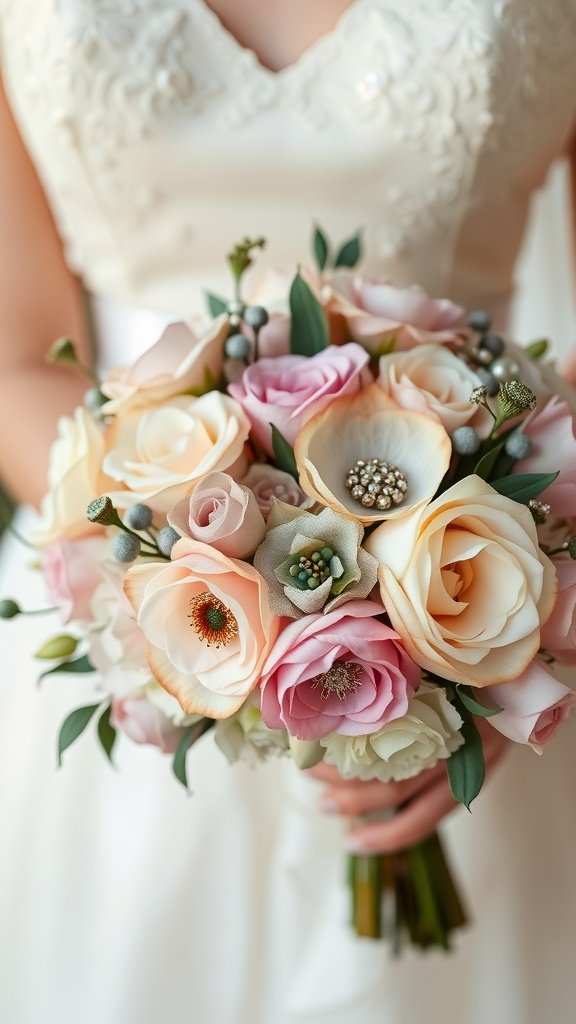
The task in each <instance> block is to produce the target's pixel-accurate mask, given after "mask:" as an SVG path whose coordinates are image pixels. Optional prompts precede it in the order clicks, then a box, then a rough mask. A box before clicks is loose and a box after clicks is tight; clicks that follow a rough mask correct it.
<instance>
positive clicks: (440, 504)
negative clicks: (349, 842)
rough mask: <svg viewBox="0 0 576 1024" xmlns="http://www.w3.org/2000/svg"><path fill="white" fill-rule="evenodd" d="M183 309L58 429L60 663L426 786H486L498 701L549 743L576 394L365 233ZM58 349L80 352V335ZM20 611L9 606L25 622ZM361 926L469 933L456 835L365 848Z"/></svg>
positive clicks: (572, 572)
mask: <svg viewBox="0 0 576 1024" xmlns="http://www.w3.org/2000/svg"><path fill="white" fill-rule="evenodd" d="M262 244H263V242H262V240H261V239H258V240H256V241H251V240H249V239H247V240H245V241H244V242H243V243H241V244H240V245H239V246H237V247H236V248H235V249H234V250H233V252H232V253H231V254H230V257H229V262H230V265H231V268H232V271H233V277H234V281H235V295H234V298H233V299H232V300H231V301H224V300H220V299H218V298H216V297H214V296H210V308H211V311H212V313H213V314H214V319H213V320H212V322H211V323H210V324H209V326H208V327H207V328H205V329H203V330H202V331H201V332H198V331H193V330H192V328H191V327H190V326H187V325H185V324H183V323H177V324H173V325H171V326H169V327H168V328H167V330H166V331H165V333H164V334H163V335H162V337H161V338H160V340H159V341H158V342H157V343H156V344H155V345H154V346H153V347H152V348H151V349H150V350H149V351H148V352H146V353H145V354H144V355H142V356H141V358H140V359H138V360H137V362H136V363H135V364H134V365H133V366H129V367H125V368H122V369H118V370H114V371H113V372H111V373H109V374H108V375H106V376H105V377H104V378H103V379H102V380H98V381H97V382H96V383H95V384H94V387H92V388H91V389H90V390H89V391H88V392H87V394H86V401H85V404H84V405H83V406H82V407H81V408H78V409H77V410H76V412H75V414H74V416H73V418H63V419H62V420H61V421H60V424H59V436H58V439H57V440H56V442H55V444H54V446H53V449H52V456H51V464H50V481H49V482H50V490H49V492H48V494H47V496H46V498H45V501H44V508H43V521H42V527H41V531H40V534H39V535H38V537H37V538H36V542H37V543H38V544H39V545H40V547H41V565H42V570H43V572H44V575H45V579H46V583H47V589H48V592H49V596H50V600H51V602H52V603H53V604H56V605H57V606H58V607H59V608H60V610H61V614H62V618H63V621H64V623H67V624H70V625H69V629H68V630H67V631H66V632H61V633H59V634H58V635H57V636H55V637H52V638H51V639H49V640H47V642H46V643H45V644H44V645H43V647H42V648H41V649H40V650H39V651H38V652H37V656H38V657H39V658H41V659H45V660H46V659H47V660H48V661H49V667H48V669H47V672H45V673H44V675H49V674H57V673H62V672H66V673H70V672H71V673H97V677H96V676H95V678H97V680H98V682H97V686H98V688H99V691H100V694H101V695H100V698H99V699H98V700H97V701H96V702H94V703H92V704H90V705H88V706H83V707H80V708H77V709H75V710H74V711H73V712H72V713H71V714H70V715H69V716H68V718H67V719H66V721H65V722H64V724H63V726H62V729H61V732H60V736H59V758H61V757H62V755H63V753H64V751H65V750H66V749H67V748H68V747H69V746H70V745H71V744H72V743H73V742H74V741H75V740H76V739H77V738H78V737H79V736H80V735H81V734H82V732H83V731H84V730H85V729H86V727H87V726H88V725H89V723H90V722H91V720H95V721H96V722H97V726H96V733H97V736H98V738H99V740H100V742H101V744H102V746H103V748H104V750H105V752H106V753H107V754H108V756H110V757H111V756H112V752H113V747H114V743H115V740H116V737H117V733H118V731H120V732H121V733H123V734H125V735H126V736H128V737H129V738H130V739H132V740H133V741H134V742H136V743H153V744H156V745H157V746H159V747H160V748H161V749H162V750H163V751H165V752H166V753H170V754H172V755H173V770H174V773H175V774H176V776H177V778H178V779H179V780H180V781H181V782H182V783H183V784H185V785H186V784H187V773H186V755H187V751H188V750H189V748H190V747H191V745H192V744H193V743H195V742H196V741H197V740H198V739H199V738H200V737H201V736H202V735H204V734H205V733H207V732H208V730H213V732H214V736H215V739H216V742H217V744H218V745H219V747H220V748H221V749H222V751H223V752H224V754H225V755H226V756H227V757H228V758H229V759H230V760H231V761H235V760H237V759H239V758H245V757H252V758H253V759H258V758H264V757H267V756H270V755H272V754H283V755H287V756H289V757H291V758H292V759H293V760H294V762H295V763H296V765H297V766H298V767H299V768H307V767H311V766H313V765H315V764H317V763H318V762H320V761H322V760H323V761H324V762H326V763H327V764H330V765H335V766H336V767H337V769H338V770H339V772H340V773H341V775H342V776H344V777H345V778H359V779H363V780H370V779H379V780H381V781H382V782H389V781H391V780H404V779H409V778H412V777H414V776H416V775H417V774H419V773H420V772H423V771H426V770H427V769H428V768H430V767H432V766H434V765H436V764H437V763H438V762H439V761H444V762H445V764H446V771H447V773H448V778H449V782H450V786H451V790H452V793H453V795H454V797H455V799H456V800H457V801H460V802H461V803H463V804H464V805H466V806H467V807H469V806H470V804H471V802H472V801H473V800H474V798H475V797H476V796H477V794H478V793H479V791H480V788H481V786H482V783H483V779H484V761H483V749H482V743H481V741H480V736H479V732H478V728H477V725H476V720H477V719H478V718H483V719H486V723H487V726H486V727H488V725H489V726H490V727H494V728H495V729H498V730H499V731H500V732H501V733H503V734H504V735H506V736H507V737H509V738H510V739H511V740H513V741H515V742H518V743H523V744H529V745H530V746H531V747H532V748H533V749H534V750H535V751H537V752H540V750H541V748H542V746H543V744H544V743H546V742H547V741H548V740H549V739H550V738H551V736H552V734H553V733H554V731H555V729H556V728H557V726H558V725H560V723H561V722H562V721H563V719H564V718H565V717H566V715H567V714H568V712H569V710H570V708H571V707H572V705H573V704H574V701H575V696H574V694H573V693H572V691H571V690H570V689H568V688H567V687H566V686H565V685H564V684H563V683H562V682H561V681H560V680H559V678H558V676H557V671H556V669H557V666H558V664H568V665H570V664H575V663H576V440H575V425H576V415H575V408H576V406H575V400H574V395H573V394H572V393H570V392H568V389H567V388H566V386H565V385H564V384H563V383H562V382H561V380H560V379H559V377H558V376H557V375H556V374H555V373H554V371H553V369H552V368H551V367H550V366H549V365H547V364H546V363H545V362H542V358H543V356H544V354H545V348H546V345H545V343H543V342H536V343H534V344H533V345H531V346H530V347H528V348H527V349H521V348H519V347H516V346H515V345H513V344H511V343H510V342H508V341H505V340H504V339H503V338H502V337H501V336H500V335H498V334H495V333H493V332H492V331H491V325H490V320H489V318H488V316H487V315H485V314H484V313H480V312H476V313H473V314H472V315H469V316H468V318H466V316H465V314H464V311H463V310H462V309H461V308H460V307H458V306H456V305H454V304H453V303H451V302H449V301H447V300H435V299H432V298H430V297H429V296H428V295H426V294H425V293H424V292H423V291H422V290H421V289H420V288H417V287H411V288H398V287H395V286H394V285H392V284H390V283H388V282H386V283H380V282H373V281H369V280H366V279H363V278H361V277H358V276H356V275H355V274H354V272H353V270H352V267H353V266H354V264H355V262H356V260H357V258H358V256H359V250H360V246H359V241H358V239H352V240H351V241H349V242H348V243H346V244H345V245H344V246H342V247H341V249H340V251H339V252H338V254H337V257H336V258H335V259H333V260H331V259H330V250H329V244H328V241H327V240H326V238H325V236H324V235H323V233H322V232H321V231H319V230H318V231H317V232H316V236H315V253H316V258H317V264H318V268H317V270H314V271H309V272H299V273H298V274H297V275H296V276H295V278H294V280H293V281H292V283H291V286H290V289H289V296H288V300H287V301H284V302H283V303H282V304H278V305H275V304H270V303H267V304H266V305H267V308H266V307H265V306H264V305H255V304H248V303H247V302H246V301H245V300H244V298H243V289H244V275H245V272H246V270H247V269H248V267H249V266H250V264H251V262H252V256H253V251H254V249H256V248H258V247H259V246H261V245H262ZM50 358H51V360H52V361H66V360H68V361H69V362H71V363H75V364H76V365H78V360H77V356H76V353H75V349H74V346H73V344H72V343H71V342H70V341H69V340H61V341H60V342H58V343H57V344H56V346H55V347H54V348H53V350H52V352H51V355H50ZM21 612H22V609H20V608H19V607H18V605H17V604H16V603H15V602H14V601H11V600H9V599H6V600H4V601H3V602H1V604H0V614H1V615H2V616H3V617H4V618H10V617H12V616H14V615H16V614H20V613H21ZM350 884H351V890H352V894H353V917H354V924H355V926H356V929H357V931H358V933H359V934H362V935H371V936H378V935H380V934H382V933H386V934H387V935H389V936H390V937H391V938H392V939H393V942H394V945H395V947H396V948H399V947H400V946H401V944H402V942H403V940H404V939H405V938H408V940H409V941H411V942H412V943H413V944H416V945H419V946H421V947H427V946H430V945H439V946H442V947H445V948H447V947H448V945H449V936H450V933H451V931H452V930H453V929H454V928H456V927H458V926H460V925H462V924H463V923H464V920H465V915H464V911H463V909H462V906H461V903H460V900H459V897H458V894H457V892H456V889H455V886H454V883H453V881H452V879H451V876H450V872H449V870H448V867H447V864H446V860H445V858H444V855H443V851H442V847H441V845H440V840H439V839H438V837H437V836H434V837H433V838H431V839H429V840H427V841H426V842H424V843H422V844H419V845H418V846H415V847H413V848H411V849H409V850H406V851H404V852H402V853H400V854H396V855H394V856H380V855H361V856H354V857H352V858H351V860H350Z"/></svg>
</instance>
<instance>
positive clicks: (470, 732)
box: [446, 695, 485, 810]
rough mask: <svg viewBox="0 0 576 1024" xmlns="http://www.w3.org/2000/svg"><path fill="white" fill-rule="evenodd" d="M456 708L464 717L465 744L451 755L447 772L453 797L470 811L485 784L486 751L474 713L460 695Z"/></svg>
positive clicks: (462, 729)
mask: <svg viewBox="0 0 576 1024" xmlns="http://www.w3.org/2000/svg"><path fill="white" fill-rule="evenodd" d="M456 706H457V708H458V711H459V713H460V715H461V716H462V721H463V724H462V728H461V730H460V731H461V733H462V736H463V737H464V743H463V745H462V746H461V747H458V750H455V751H454V753H453V754H451V755H450V757H449V758H448V760H447V762H446V770H447V772H448V781H449V783H450V789H451V791H452V796H453V797H454V799H455V800H458V802H459V803H461V804H464V806H465V807H466V808H467V809H468V810H470V804H471V803H472V801H473V800H474V799H475V798H476V797H477V796H478V793H479V792H480V790H481V789H482V785H483V783H484V775H485V768H484V750H483V747H482V740H481V739H480V733H479V732H478V729H477V728H476V723H475V722H474V717H473V715H472V712H471V711H469V710H468V708H467V707H466V705H465V704H464V702H463V701H462V699H461V698H460V697H459V695H457V697H456Z"/></svg>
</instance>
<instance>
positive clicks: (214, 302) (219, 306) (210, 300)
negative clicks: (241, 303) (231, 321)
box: [206, 292, 228, 319]
mask: <svg viewBox="0 0 576 1024" xmlns="http://www.w3.org/2000/svg"><path fill="white" fill-rule="evenodd" d="M206 303H207V305H208V312H209V313H210V316H213V317H214V319H216V317H218V316H221V315H222V313H226V312H227V310H228V303H227V302H226V300H225V299H221V298H220V296H219V295H213V294H212V292H206Z"/></svg>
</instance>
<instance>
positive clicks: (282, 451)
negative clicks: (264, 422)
mask: <svg viewBox="0 0 576 1024" xmlns="http://www.w3.org/2000/svg"><path fill="white" fill-rule="evenodd" d="M270 426H271V428H272V449H273V451H274V460H275V462H276V465H277V466H278V469H283V470H284V472H285V473H290V476H293V477H294V479H295V480H296V482H298V480H299V479H300V477H299V475H298V467H297V466H296V459H295V458H294V449H293V448H292V446H291V445H289V444H288V441H287V440H286V438H285V437H283V435H282V434H281V433H280V431H279V430H278V427H277V426H275V425H274V423H271V424H270Z"/></svg>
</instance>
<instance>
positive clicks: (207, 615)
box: [125, 538, 280, 718]
mask: <svg viewBox="0 0 576 1024" xmlns="http://www.w3.org/2000/svg"><path fill="white" fill-rule="evenodd" d="M125 591H126V594H127V596H128V598H129V600H130V601H131V603H132V606H133V607H134V609H135V611H136V614H137V618H138V624H139V626H140V628H141V630H142V632H143V633H144V636H145V638H146V641H147V655H148V663H149V665H150V669H151V671H152V673H153V675H154V677H155V679H156V680H157V681H158V682H159V683H160V685H161V686H163V687H164V689H165V690H167V691H168V693H171V694H172V695H173V696H174V697H176V698H177V700H178V701H179V702H180V704H181V706H182V708H183V709H184V711H186V713H187V714H201V715H208V716H209V717H210V718H228V717H229V716H230V715H232V714H233V713H234V712H235V711H237V710H238V708H239V707H241V705H242V704H243V702H244V700H245V699H246V697H247V696H248V694H249V693H250V692H251V691H252V690H253V689H254V687H255V686H256V685H257V683H258V681H259V678H260V673H261V670H262V665H263V664H264V661H265V659H266V657H267V655H268V652H269V651H270V648H271V647H272V645H273V643H274V641H275V639H276V636H277V633H278V629H279V622H280V620H279V619H278V618H277V617H276V616H275V615H273V614H272V612H271V611H270V606H269V602H268V586H267V584H266V581H265V580H264V579H263V578H262V576H260V574H259V573H258V572H256V569H254V568H253V567H252V566H251V565H249V564H248V563H247V562H240V561H237V560H235V559H230V558H226V556H225V555H223V554H221V553H220V552H219V551H215V550H214V549H212V548H209V547H208V546H207V545H206V544H200V543H198V542H197V541H193V540H188V539H187V538H183V539H182V540H180V541H178V542H177V543H176V545H175V547H174V548H173V551H172V561H171V562H170V564H169V565H163V566H157V565H137V566H133V567H131V568H130V569H129V570H128V572H127V574H126V582H125Z"/></svg>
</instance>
